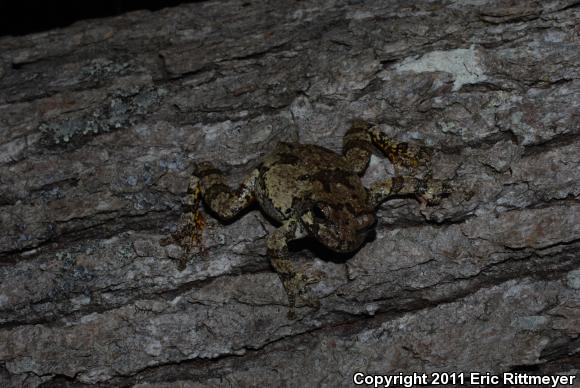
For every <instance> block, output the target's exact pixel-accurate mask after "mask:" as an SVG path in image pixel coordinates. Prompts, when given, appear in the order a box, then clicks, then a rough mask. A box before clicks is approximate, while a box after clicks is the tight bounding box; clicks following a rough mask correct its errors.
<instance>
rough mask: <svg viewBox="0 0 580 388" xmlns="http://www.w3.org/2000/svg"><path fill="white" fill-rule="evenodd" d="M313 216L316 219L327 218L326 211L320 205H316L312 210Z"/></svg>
mask: <svg viewBox="0 0 580 388" xmlns="http://www.w3.org/2000/svg"><path fill="white" fill-rule="evenodd" d="M312 214H314V217H316V218H326V214H325V212H324V210H323V209H322V208H321V207H320V206H319V205H314V207H313V208H312Z"/></svg>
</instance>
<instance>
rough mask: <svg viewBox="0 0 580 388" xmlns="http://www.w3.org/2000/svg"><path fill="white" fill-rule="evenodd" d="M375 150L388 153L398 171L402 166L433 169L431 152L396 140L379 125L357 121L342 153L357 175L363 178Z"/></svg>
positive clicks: (345, 136)
mask: <svg viewBox="0 0 580 388" xmlns="http://www.w3.org/2000/svg"><path fill="white" fill-rule="evenodd" d="M373 147H377V148H378V149H379V150H380V151H381V152H382V153H383V154H385V155H386V156H387V158H388V159H389V160H390V161H391V163H392V164H393V166H394V167H395V170H397V171H398V170H399V168H400V167H401V166H404V167H410V168H412V169H416V168H418V167H421V166H424V167H426V168H427V169H429V168H430V159H431V152H430V150H429V149H427V148H425V147H422V146H419V145H415V144H409V143H405V142H398V141H395V140H393V139H391V138H389V137H388V136H387V135H385V134H384V133H383V132H382V131H381V130H380V129H379V128H378V127H377V126H375V125H373V124H371V123H368V122H366V121H363V120H358V119H357V120H353V122H352V125H351V127H350V128H349V130H348V131H347V132H346V134H345V135H344V140H343V147H342V153H343V155H344V157H345V158H346V160H347V161H348V163H349V165H350V166H352V168H353V170H354V171H355V172H356V173H357V174H359V175H362V174H363V173H364V172H365V170H366V168H367V166H368V163H369V160H370V157H371V154H372V150H373ZM428 172H429V171H428Z"/></svg>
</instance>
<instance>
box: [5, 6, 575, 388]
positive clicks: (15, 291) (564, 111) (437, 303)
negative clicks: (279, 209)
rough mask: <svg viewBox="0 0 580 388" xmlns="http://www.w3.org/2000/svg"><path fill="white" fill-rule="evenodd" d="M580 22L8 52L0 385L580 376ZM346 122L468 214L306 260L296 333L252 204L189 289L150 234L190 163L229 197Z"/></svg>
mask: <svg viewBox="0 0 580 388" xmlns="http://www.w3.org/2000/svg"><path fill="white" fill-rule="evenodd" d="M579 5H580V2H578V1H575V0H549V1H544V2H538V1H518V2H505V1H499V0H497V1H495V0H470V1H462V2H459V1H451V0H447V1H444V0H433V1H415V2H408V1H405V0H399V1H382V0H381V1H378V0H377V1H364V2H361V1H346V0H344V1H340V0H334V1H333V0H328V1H318V0H317V1H315V0H312V1H309V0H307V1H300V2H294V1H265V0H263V1H258V0H255V1H251V2H250V1H235V0H224V1H210V2H203V3H196V4H190V5H182V6H179V7H175V8H170V9H165V10H162V11H159V12H154V13H151V12H145V11H143V12H141V11H140V12H133V13H129V14H126V15H122V16H119V17H114V18H107V19H100V20H91V21H83V22H79V23H76V24H74V25H72V26H70V27H68V28H64V29H60V30H53V31H48V32H44V33H39V34H34V35H28V36H22V37H5V38H1V39H0V163H1V167H0V205H1V209H0V224H1V232H2V233H1V235H0V386H2V387H19V386H26V387H37V386H42V387H63V386H69V387H77V386H85V385H87V386H88V385H98V386H138V387H169V386H174V385H173V384H176V383H181V384H182V385H181V386H184V387H201V386H204V387H205V386H216V387H217V386H223V385H229V386H311V385H313V384H317V385H319V386H351V385H352V384H353V375H354V374H355V373H356V372H362V373H365V374H373V373H375V374H380V375H388V374H397V375H398V374H399V372H403V373H406V374H408V373H412V372H417V373H423V372H426V373H431V372H436V371H446V372H473V371H480V372H484V373H485V372H489V373H492V374H501V373H504V372H518V373H536V374H540V375H547V374H555V373H560V374H566V375H576V376H578V374H579V373H580V372H579V371H580V353H579V350H580V340H579V334H580V255H579V247H580V217H579V215H580V203H579V201H578V197H579V195H580V179H579V177H580V174H579V171H580V152H579V151H578V150H579V146H580V137H579V136H578V135H579V133H580V125H579V124H580V116H579V113H578V112H579V111H580V78H579V77H580V29H579V27H578V26H579V25H580V7H579ZM353 118H363V119H367V120H371V121H373V122H376V123H378V124H379V125H380V126H381V128H382V129H383V130H384V131H385V132H386V133H387V134H389V135H390V136H392V137H394V138H397V139H401V140H408V141H411V142H419V143H424V144H427V145H429V146H432V147H433V148H435V150H436V151H435V154H434V161H433V166H434V176H435V178H439V179H451V180H452V181H453V182H454V183H455V184H456V185H459V186H460V187H462V189H464V191H465V192H470V195H462V194H460V193H456V194H453V195H451V196H450V197H449V198H447V199H445V200H444V201H443V202H442V203H441V204H440V205H438V206H433V207H428V208H427V209H422V208H421V207H420V205H419V204H418V203H417V202H416V201H414V200H413V199H397V200H394V201H390V202H387V203H385V204H384V205H383V206H382V207H381V208H380V211H379V212H378V219H379V221H378V224H377V227H376V237H375V239H374V240H373V241H369V242H368V243H366V244H365V245H364V246H363V248H362V249H361V250H360V251H359V252H357V253H356V254H354V255H352V257H349V258H347V259H345V260H336V259H335V258H333V257H331V256H329V255H326V254H324V253H321V252H319V251H318V250H317V249H316V248H314V249H306V248H309V247H302V246H298V247H296V249H295V250H294V251H293V253H292V256H293V258H295V259H296V261H297V263H299V265H304V266H311V268H314V269H316V270H317V271H320V272H322V273H323V274H324V276H323V279H322V280H321V282H320V283H318V284H316V285H313V286H312V293H313V294H314V295H316V296H318V297H319V298H320V299H321V302H322V306H321V308H320V310H318V311H314V310H312V309H309V308H306V307H304V308H300V309H299V310H298V315H299V319H297V320H293V321H291V320H288V319H287V318H286V311H287V308H286V303H287V301H286V296H285V293H284V290H283V288H282V285H281V284H280V281H279V279H278V277H277V276H276V274H275V272H274V271H273V270H272V269H271V268H270V266H269V264H268V258H267V257H266V256H265V251H266V248H265V237H266V235H267V234H268V233H269V232H271V231H272V230H273V229H274V226H272V225H271V224H270V223H269V221H268V220H267V219H266V218H264V216H263V215H262V214H261V213H260V212H258V211H256V210H254V211H250V212H248V213H247V214H246V215H245V216H243V217H242V218H241V219H239V220H237V221H236V222H233V223H231V224H228V225H223V224H220V223H219V222H218V221H216V220H214V219H213V218H211V217H207V218H208V228H207V230H206V232H205V236H204V240H205V245H206V247H207V251H206V254H205V255H199V256H196V257H195V258H194V259H193V260H192V262H191V263H190V264H189V265H188V267H187V268H186V269H185V270H184V271H183V272H180V271H178V270H177V268H176V265H175V260H174V258H175V257H176V256H178V255H179V252H178V249H177V248H176V247H174V246H173V247H172V246H169V247H161V246H159V243H158V241H159V239H160V238H162V237H164V236H166V235H167V234H169V232H170V231H171V229H172V228H174V227H175V223H176V222H177V219H178V217H179V212H180V210H181V198H182V197H183V195H184V193H185V191H186V186H187V180H188V176H189V175H190V173H191V171H192V163H193V161H201V160H210V161H212V162H214V163H215V164H217V165H220V166H222V167H223V168H224V169H225V171H227V172H228V173H229V174H231V178H232V183H234V182H237V181H239V180H240V179H241V178H242V176H243V175H244V174H245V173H247V172H248V171H250V170H251V168H252V167H253V166H255V165H256V164H257V163H258V162H259V159H260V157H261V156H263V155H265V154H267V153H268V152H269V151H270V150H272V149H273V147H274V146H275V145H276V143H277V142H278V141H300V142H303V143H315V144H318V145H322V146H325V147H328V148H331V149H334V150H337V151H338V150H340V144H341V138H342V135H343V134H344V133H345V131H346V130H347V128H348V126H349V123H350V121H351V120H352V119H353ZM385 171H386V172H385ZM389 172H392V166H390V165H389V163H388V161H386V160H384V159H383V158H381V157H380V156H379V155H377V156H374V157H373V159H372V161H371V167H370V170H369V171H368V173H367V175H366V176H365V178H364V179H365V182H367V183H368V182H371V181H372V180H374V179H378V178H380V177H382V176H384V175H385V174H388V173H389ZM575 386H580V385H578V383H576V385H575Z"/></svg>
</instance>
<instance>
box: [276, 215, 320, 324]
mask: <svg viewBox="0 0 580 388" xmlns="http://www.w3.org/2000/svg"><path fill="white" fill-rule="evenodd" d="M305 236H306V231H305V230H304V228H303V226H302V225H301V224H300V222H299V221H295V220H289V221H287V222H285V223H284V224H283V225H282V226H280V227H279V228H278V229H276V230H275V231H274V232H273V233H272V234H271V235H270V237H269V238H268V243H267V245H268V256H269V257H270V263H271V264H272V267H274V269H275V270H276V273H277V274H278V276H279V277H280V280H281V281H282V285H283V286H284V290H285V291H286V295H287V296H288V305H289V310H288V318H289V319H296V312H295V308H296V303H297V302H298V301H300V302H301V303H302V304H304V305H307V306H310V307H314V308H319V307H320V302H319V301H318V300H317V299H312V298H309V297H307V296H306V294H307V290H306V286H307V285H308V284H311V283H316V282H318V281H319V280H320V278H319V277H318V276H308V275H306V274H304V273H303V272H301V271H300V270H299V269H298V268H297V267H296V265H295V264H294V262H293V261H292V260H290V258H289V254H288V242H289V241H292V240H296V239H299V238H302V237H305Z"/></svg>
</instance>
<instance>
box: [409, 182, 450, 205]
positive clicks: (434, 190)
mask: <svg viewBox="0 0 580 388" xmlns="http://www.w3.org/2000/svg"><path fill="white" fill-rule="evenodd" d="M453 191H454V190H453V188H452V186H451V184H450V183H449V182H446V181H441V180H437V179H427V180H425V181H423V184H422V187H421V189H420V190H418V193H417V200H418V201H419V203H420V204H421V208H422V209H424V208H425V207H426V206H433V205H438V204H440V203H441V199H442V198H444V197H446V196H449V195H450V194H451V193H452V192H453Z"/></svg>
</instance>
